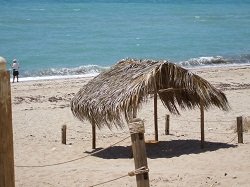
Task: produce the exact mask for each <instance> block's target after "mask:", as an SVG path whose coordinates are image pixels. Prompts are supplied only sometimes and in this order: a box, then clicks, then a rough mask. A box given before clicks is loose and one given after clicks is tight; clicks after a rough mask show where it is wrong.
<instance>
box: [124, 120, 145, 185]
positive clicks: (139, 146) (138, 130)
mask: <svg viewBox="0 0 250 187" xmlns="http://www.w3.org/2000/svg"><path fill="white" fill-rule="evenodd" d="M129 131H130V134H131V141H132V150H133V157H134V162H135V169H139V168H141V167H145V169H148V163H147V156H146V147H145V140H144V132H145V130H144V124H143V121H142V120H141V119H139V118H135V119H133V120H132V121H131V122H130V123H129ZM136 183H137V187H149V175H148V172H145V173H142V174H137V175H136Z"/></svg>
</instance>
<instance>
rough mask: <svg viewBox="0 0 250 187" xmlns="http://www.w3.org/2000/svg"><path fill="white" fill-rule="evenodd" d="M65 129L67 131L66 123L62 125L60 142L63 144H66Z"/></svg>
mask: <svg viewBox="0 0 250 187" xmlns="http://www.w3.org/2000/svg"><path fill="white" fill-rule="evenodd" d="M66 131H67V126H66V125H63V126H62V144H65V145H66V143H67V142H66V139H67V138H66Z"/></svg>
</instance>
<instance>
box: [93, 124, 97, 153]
mask: <svg viewBox="0 0 250 187" xmlns="http://www.w3.org/2000/svg"><path fill="white" fill-rule="evenodd" d="M95 148H96V129H95V125H93V124H92V149H95Z"/></svg>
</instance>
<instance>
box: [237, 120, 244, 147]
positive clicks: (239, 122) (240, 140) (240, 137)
mask: <svg viewBox="0 0 250 187" xmlns="http://www.w3.org/2000/svg"><path fill="white" fill-rule="evenodd" d="M242 122H243V120H242V116H240V117H237V133H238V143H243V123H242Z"/></svg>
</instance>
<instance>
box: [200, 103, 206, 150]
mask: <svg viewBox="0 0 250 187" xmlns="http://www.w3.org/2000/svg"><path fill="white" fill-rule="evenodd" d="M200 111H201V149H203V148H204V144H205V133H204V106H203V103H202V102H201V104H200Z"/></svg>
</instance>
